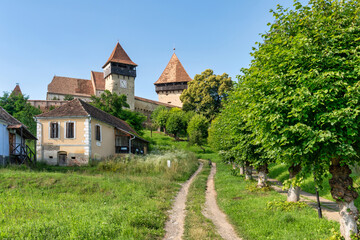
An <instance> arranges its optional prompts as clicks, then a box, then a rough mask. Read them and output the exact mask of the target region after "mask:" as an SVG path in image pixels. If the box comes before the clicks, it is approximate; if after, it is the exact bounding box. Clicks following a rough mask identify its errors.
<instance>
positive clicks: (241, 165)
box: [240, 164, 245, 175]
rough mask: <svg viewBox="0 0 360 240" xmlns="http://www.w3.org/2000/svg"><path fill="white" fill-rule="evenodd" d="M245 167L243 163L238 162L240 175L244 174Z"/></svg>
mask: <svg viewBox="0 0 360 240" xmlns="http://www.w3.org/2000/svg"><path fill="white" fill-rule="evenodd" d="M244 172H245V169H244V164H240V175H244Z"/></svg>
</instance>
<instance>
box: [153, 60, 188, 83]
mask: <svg viewBox="0 0 360 240" xmlns="http://www.w3.org/2000/svg"><path fill="white" fill-rule="evenodd" d="M191 80H192V79H191V78H190V76H189V74H187V72H186V71H185V69H184V67H183V65H182V64H181V62H180V60H179V59H178V57H177V56H176V54H175V53H174V54H173V55H172V57H171V59H170V61H169V63H168V65H167V66H166V68H165V70H164V71H163V73H162V74H161V76H160V77H159V79H158V80H157V81H156V82H155V83H154V84H155V85H156V84H162V83H174V82H190V81H191Z"/></svg>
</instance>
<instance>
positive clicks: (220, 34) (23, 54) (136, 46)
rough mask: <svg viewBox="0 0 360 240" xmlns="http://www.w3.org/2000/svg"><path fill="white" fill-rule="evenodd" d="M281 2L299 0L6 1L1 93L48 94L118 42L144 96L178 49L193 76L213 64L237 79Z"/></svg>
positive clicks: (0, 5) (0, 39) (0, 14)
mask: <svg viewBox="0 0 360 240" xmlns="http://www.w3.org/2000/svg"><path fill="white" fill-rule="evenodd" d="M306 2H307V1H305V0H304V1H302V3H306ZM277 4H281V5H282V6H285V7H291V6H292V4H293V1H292V0H251V1H250V0H232V1H230V0H229V1H227V0H223V1H220V0H216V1H215V0H204V1H203V0H192V1H190V0H181V1H180V0H162V1H157V0H151V1H150V0H142V1H140V0H133V1H129V0H127V1H122V0H116V1H95V0H87V1H85V0H82V1H76V0H62V1H49V0H44V1H37V0H33V1H22V0H18V1H8V0H6V1H5V0H0V93H2V92H3V91H8V92H9V91H12V89H13V88H14V87H15V85H16V83H20V87H21V89H22V91H23V93H24V94H27V95H29V96H30V99H45V98H46V91H47V85H48V84H49V83H50V82H51V80H52V78H53V76H54V75H57V76H65V77H74V78H83V79H90V71H91V70H93V71H102V68H101V67H102V66H103V65H104V63H105V62H106V61H107V59H108V58H109V56H110V54H111V52H112V50H113V48H114V47H115V45H116V43H117V41H119V42H120V44H121V45H122V47H123V48H124V49H125V51H126V52H127V54H128V55H129V57H130V58H131V59H132V60H133V61H134V62H135V63H136V64H138V67H137V78H136V80H135V95H136V96H139V97H145V98H149V99H153V100H157V95H156V93H155V88H154V84H153V83H154V82H155V81H156V80H157V79H158V78H159V77H160V75H161V73H162V71H163V70H164V68H165V67H166V65H167V63H168V61H169V60H170V57H171V55H172V53H173V48H174V47H175V48H176V55H177V56H178V58H179V59H180V61H181V62H182V64H183V66H184V67H185V70H186V71H187V72H188V74H189V75H190V77H191V78H193V77H194V76H195V74H198V73H201V72H203V71H204V70H205V69H208V68H210V69H213V70H214V72H215V74H222V73H224V72H225V73H228V74H229V75H230V76H231V77H232V78H233V80H236V75H238V74H239V73H240V69H241V68H242V67H248V66H249V64H250V61H251V56H250V54H249V53H250V52H251V48H252V47H253V46H255V42H256V41H261V37H260V35H259V34H260V33H265V32H266V31H267V30H268V26H267V23H268V22H273V17H272V15H271V14H270V13H269V10H270V9H275V8H276V5H277ZM64 87H66V86H64Z"/></svg>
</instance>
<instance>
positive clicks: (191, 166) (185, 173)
mask: <svg viewBox="0 0 360 240" xmlns="http://www.w3.org/2000/svg"><path fill="white" fill-rule="evenodd" d="M168 161H170V167H169V166H168ZM197 166H198V161H197V158H196V156H195V154H194V153H192V152H187V151H184V150H174V151H165V152H163V153H162V154H159V153H157V154H148V155H145V156H136V155H135V156H130V157H129V156H126V157H111V158H107V159H105V160H104V161H102V162H100V163H99V164H98V165H97V169H98V170H99V171H107V172H114V173H126V174H147V175H158V174H163V177H165V178H167V179H169V180H175V181H183V180H186V179H187V178H188V177H189V176H190V175H191V174H192V173H193V172H194V171H195V170H196V168H197Z"/></svg>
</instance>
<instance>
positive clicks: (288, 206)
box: [266, 201, 308, 212]
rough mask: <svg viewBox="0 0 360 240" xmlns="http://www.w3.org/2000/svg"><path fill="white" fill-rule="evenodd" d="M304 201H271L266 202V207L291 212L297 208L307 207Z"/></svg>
mask: <svg viewBox="0 0 360 240" xmlns="http://www.w3.org/2000/svg"><path fill="white" fill-rule="evenodd" d="M306 207H308V205H307V204H306V203H304V202H287V201H271V202H268V203H267V204H266V209H268V210H275V211H284V212H290V211H293V210H296V209H301V208H306Z"/></svg>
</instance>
